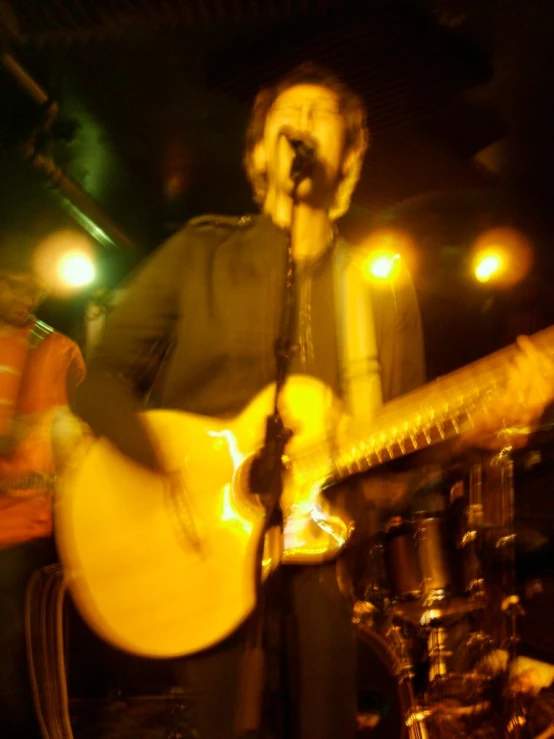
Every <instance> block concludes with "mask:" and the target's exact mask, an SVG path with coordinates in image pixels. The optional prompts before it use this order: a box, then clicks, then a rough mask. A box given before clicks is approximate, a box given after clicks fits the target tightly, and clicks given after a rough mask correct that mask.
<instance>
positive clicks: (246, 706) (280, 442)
mask: <svg viewBox="0 0 554 739" xmlns="http://www.w3.org/2000/svg"><path fill="white" fill-rule="evenodd" d="M289 143H290V144H291V146H292V148H293V149H294V152H295V154H294V158H293V161H292V165H291V172H290V177H291V179H292V182H293V191H292V212H291V223H290V230H289V235H288V244H287V264H286V273H285V290H284V301H283V309H282V313H281V321H280V329H279V336H278V338H277V341H276V342H275V360H276V366H277V376H276V383H275V400H274V404H273V411H272V413H271V414H270V415H269V416H267V418H266V427H265V439H264V444H263V446H262V448H261V450H260V452H259V453H258V454H257V456H256V458H255V459H254V461H253V463H252V468H251V472H250V487H251V490H252V492H253V493H256V494H258V495H259V497H260V499H261V501H262V503H263V505H264V507H265V509H266V516H265V520H264V526H263V529H262V532H261V536H260V538H259V541H258V547H257V551H256V562H255V573H254V582H255V590H256V608H255V610H254V613H253V614H252V617H251V620H250V623H249V626H248V635H247V643H246V648H245V652H244V656H243V662H242V665H241V669H240V674H239V688H238V700H237V710H236V716H235V736H236V737H241V739H249V738H250V737H255V736H258V731H259V730H260V728H261V726H262V708H263V702H264V687H265V672H266V671H265V651H264V647H265V626H266V623H267V616H268V599H267V594H266V593H265V591H264V588H263V587H262V585H263V582H262V577H263V553H264V543H265V538H266V534H267V533H268V531H269V530H270V529H272V528H276V529H277V535H278V536H279V539H280V542H281V546H280V547H279V551H281V552H282V551H283V546H282V542H283V535H284V531H283V514H282V511H281V507H280V500H281V495H282V493H283V479H284V466H283V455H284V451H285V447H286V445H287V442H288V441H289V439H290V438H291V436H292V431H291V430H290V429H288V428H286V426H285V424H284V421H283V418H282V416H281V413H280V410H279V399H280V396H281V392H282V390H283V387H284V385H285V382H286V378H287V372H288V368H289V365H290V360H291V356H292V341H293V330H294V315H295V308H296V262H295V260H294V248H293V246H294V245H293V233H294V224H295V213H296V208H297V205H298V199H297V189H298V185H299V184H300V182H301V181H302V180H303V179H304V178H305V177H307V176H309V175H310V174H311V172H312V169H313V165H314V153H315V152H314V149H312V148H311V147H306V146H305V145H304V144H303V142H292V141H290V140H289Z"/></svg>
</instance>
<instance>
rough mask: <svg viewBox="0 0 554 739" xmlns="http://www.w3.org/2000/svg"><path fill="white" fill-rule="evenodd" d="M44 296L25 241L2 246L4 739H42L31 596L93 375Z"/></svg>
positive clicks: (50, 551) (0, 730) (0, 652)
mask: <svg viewBox="0 0 554 739" xmlns="http://www.w3.org/2000/svg"><path fill="white" fill-rule="evenodd" d="M44 296H45V292H44V288H43V286H42V285H41V284H40V281H39V280H38V279H37V277H36V276H35V274H34V272H33V268H32V252H31V251H30V250H27V249H25V248H24V245H23V246H22V243H21V241H18V240H15V241H14V240H10V241H6V242H5V243H4V244H2V245H0V736H5V737H9V738H10V739H19V738H20V737H21V738H23V737H24V738H25V739H39V738H40V737H41V733H40V730H39V726H38V722H37V719H36V718H35V715H34V708H33V702H32V694H31V686H30V681H29V671H28V665H27V658H26V645H25V628H24V624H25V621H24V615H25V593H26V589H27V585H28V582H29V580H30V578H31V576H32V574H33V572H35V571H36V570H37V569H39V568H41V567H43V566H45V565H47V564H50V563H52V562H54V561H55V559H56V554H55V548H54V543H53V539H52V495H53V490H54V486H55V480H56V474H57V473H58V472H59V471H60V468H61V467H62V466H63V462H64V459H65V458H66V456H67V454H68V453H69V450H70V449H71V447H72V446H73V445H74V444H75V442H76V441H77V438H78V436H79V435H80V431H81V426H80V424H79V423H78V422H77V420H76V419H75V418H74V417H73V415H72V414H71V411H70V410H69V405H70V401H71V397H72V395H73V393H74V391H75V390H76V388H77V385H78V384H79V383H80V382H81V381H82V379H83V378H84V374H85V365H84V360H83V357H82V355H81V352H80V350H79V348H78V346H77V345H76V344H75V342H73V341H72V340H71V339H69V338H67V337H66V336H63V335H62V334H59V333H57V332H56V331H54V330H53V329H52V328H51V327H50V326H47V325H46V324H44V323H42V322H41V321H39V320H38V319H37V318H36V317H35V316H34V310H35V309H36V308H37V306H38V305H39V303H40V301H41V300H42V298H43V297H44Z"/></svg>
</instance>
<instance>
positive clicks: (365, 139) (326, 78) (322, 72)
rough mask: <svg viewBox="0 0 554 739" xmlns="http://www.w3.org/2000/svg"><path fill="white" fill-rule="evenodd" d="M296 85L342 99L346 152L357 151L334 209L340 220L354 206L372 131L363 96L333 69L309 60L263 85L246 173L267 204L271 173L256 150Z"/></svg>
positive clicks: (249, 141)
mask: <svg viewBox="0 0 554 739" xmlns="http://www.w3.org/2000/svg"><path fill="white" fill-rule="evenodd" d="M296 85H318V86H320V87H324V88H325V89H327V90H330V91H331V92H334V93H335V95H336V96H337V98H338V101H339V107H340V112H341V115H342V116H343V117H344V120H345V123H346V137H345V149H344V151H345V155H346V154H347V153H348V152H349V151H351V150H354V151H355V152H356V157H355V159H354V161H353V163H352V166H351V167H350V170H349V172H348V173H347V175H346V177H343V178H342V180H341V181H340V183H339V186H338V188H337V192H336V195H335V202H334V203H333V206H332V208H331V211H330V215H331V218H332V219H333V220H336V219H337V218H340V216H342V215H344V213H346V211H347V210H348V206H349V205H350V198H351V197H352V192H353V190H354V188H355V186H356V183H357V182H358V179H359V177H360V171H361V169H362V163H363V160H364V155H365V152H366V149H367V147H368V143H369V131H368V128H367V121H366V109H365V105H364V103H363V102H362V99H361V98H360V96H359V95H357V94H356V93H354V92H353V91H352V90H350V89H349V88H348V87H347V86H346V85H345V83H344V82H343V81H342V80H341V79H340V78H339V77H338V76H337V75H336V74H335V73H334V72H332V71H330V70H328V69H326V68H325V67H322V66H319V65H318V64H314V63H313V62H305V63H304V64H301V65H300V66H298V67H295V68H294V69H293V70H292V71H291V72H289V73H288V74H287V75H285V76H284V77H282V78H281V79H280V80H278V81H277V82H276V83H275V84H273V85H269V86H267V87H263V88H262V89H261V90H260V91H259V93H258V94H257V96H256V99H255V100H254V105H253V107H252V112H251V114H250V121H249V123H248V128H247V130H246V146H245V151H244V158H243V163H244V167H245V170H246V176H247V177H248V180H249V181H250V184H251V185H252V190H253V194H254V200H255V201H256V202H257V203H258V204H259V205H263V203H264V202H265V198H266V195H267V175H266V173H265V172H259V171H258V170H257V169H256V167H255V164H254V149H255V147H256V145H257V144H258V143H259V142H260V141H261V140H262V138H263V135H264V129H265V123H266V119H267V116H268V113H269V111H270V110H271V107H272V105H273V103H274V102H275V101H276V99H277V98H278V97H279V95H280V94H281V93H283V92H285V90H288V89H289V88H291V87H295V86H296Z"/></svg>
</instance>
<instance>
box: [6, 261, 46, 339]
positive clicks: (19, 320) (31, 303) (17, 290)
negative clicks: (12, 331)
mask: <svg viewBox="0 0 554 739" xmlns="http://www.w3.org/2000/svg"><path fill="white" fill-rule="evenodd" d="M43 295H44V290H43V288H42V286H41V285H40V284H39V283H38V281H37V279H36V278H35V277H34V275H33V274H32V273H30V272H0V321H1V322H3V323H8V324H10V325H11V326H23V325H24V324H25V323H26V322H27V321H28V319H29V316H30V315H31V314H32V312H33V311H34V309H35V308H36V307H37V305H38V304H39V302H40V300H41V299H42V297H43Z"/></svg>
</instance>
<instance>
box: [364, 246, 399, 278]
mask: <svg viewBox="0 0 554 739" xmlns="http://www.w3.org/2000/svg"><path fill="white" fill-rule="evenodd" d="M399 259H400V254H392V253H389V254H383V253H380V254H370V255H369V257H368V260H367V263H366V269H367V272H368V274H369V275H370V276H371V277H373V278H375V279H376V280H390V279H392V278H393V277H394V276H395V274H396V271H397V267H398V260H399Z"/></svg>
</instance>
